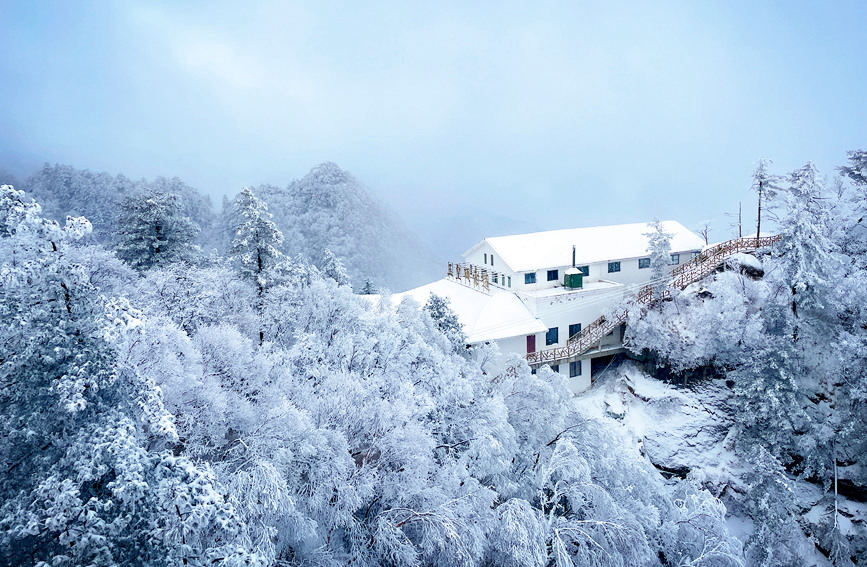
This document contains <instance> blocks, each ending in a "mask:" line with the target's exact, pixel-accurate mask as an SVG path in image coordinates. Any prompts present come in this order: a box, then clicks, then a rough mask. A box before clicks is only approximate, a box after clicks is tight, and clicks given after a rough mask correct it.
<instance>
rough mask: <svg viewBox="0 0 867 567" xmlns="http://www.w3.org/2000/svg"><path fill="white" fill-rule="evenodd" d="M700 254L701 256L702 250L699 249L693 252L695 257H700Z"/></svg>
mask: <svg viewBox="0 0 867 567" xmlns="http://www.w3.org/2000/svg"><path fill="white" fill-rule="evenodd" d="M699 256H701V252H699V251H698V250H696V251H695V252H693V253H692V257H693V258H698V257H699Z"/></svg>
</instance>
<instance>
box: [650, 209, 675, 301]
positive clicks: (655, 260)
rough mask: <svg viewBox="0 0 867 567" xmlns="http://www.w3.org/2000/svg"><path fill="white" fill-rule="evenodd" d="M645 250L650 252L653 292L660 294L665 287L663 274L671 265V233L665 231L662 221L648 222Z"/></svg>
mask: <svg viewBox="0 0 867 567" xmlns="http://www.w3.org/2000/svg"><path fill="white" fill-rule="evenodd" d="M648 228H649V229H650V230H649V231H648V232H646V233H644V236H646V237H647V240H648V244H647V251H648V252H649V253H650V276H651V281H652V282H654V283H653V294H654V295H657V296H658V295H661V294H662V291H663V290H664V289H665V287H666V285H665V281H664V279H665V274H666V273H667V272H668V266H670V265H671V233H668V232H665V229H664V228H663V226H662V223H661V222H659V220H658V219H657V220H654V221H653V222H651V223H648Z"/></svg>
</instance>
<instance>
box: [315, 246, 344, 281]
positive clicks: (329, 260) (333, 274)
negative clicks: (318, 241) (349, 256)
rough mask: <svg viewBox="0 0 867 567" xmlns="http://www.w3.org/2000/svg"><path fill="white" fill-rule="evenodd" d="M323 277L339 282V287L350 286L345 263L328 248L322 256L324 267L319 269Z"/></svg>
mask: <svg viewBox="0 0 867 567" xmlns="http://www.w3.org/2000/svg"><path fill="white" fill-rule="evenodd" d="M319 271H320V272H322V275H324V276H326V277H329V278H331V279H332V280H334V281H336V282H337V285H349V274H348V273H347V272H346V268H345V267H344V266H343V262H342V261H341V260H340V258H338V257H337V256H335V255H334V253H333V252H332V251H331V250H329V249H328V248H326V249H325V253H324V254H323V255H322V266H321V267H320V268H319Z"/></svg>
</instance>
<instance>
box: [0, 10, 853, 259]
mask: <svg viewBox="0 0 867 567" xmlns="http://www.w3.org/2000/svg"><path fill="white" fill-rule="evenodd" d="M245 4H248V3H241V2H226V3H218V2H206V3H205V2H203V3H190V2H184V3H174V2H166V3H160V2H134V1H124V2H105V3H102V2H100V3H79V2H76V3H72V2H58V3H51V2H39V3H36V2H6V1H4V0H0V34H2V37H3V49H2V50H0V76H2V79H3V89H2V91H0V167H5V168H7V169H11V170H13V171H16V172H21V171H23V170H28V169H34V168H35V167H37V166H38V165H40V164H41V163H42V162H45V161H49V162H60V163H69V164H72V165H75V166H77V167H82V168H90V169H95V170H105V171H109V172H112V173H120V172H122V173H125V174H126V175H128V176H132V177H141V176H147V177H153V176H156V175H168V176H175V175H176V176H179V177H182V178H183V179H184V180H186V181H187V182H188V183H190V184H192V185H194V186H196V187H198V188H199V189H201V190H202V191H204V192H207V193H209V194H211V195H213V196H214V197H215V202H216V203H219V200H220V197H221V196H222V195H224V194H228V193H234V192H237V190H238V189H239V188H240V187H241V186H242V185H253V184H258V183H263V182H269V183H274V184H278V185H285V184H286V183H287V182H288V181H289V180H291V179H292V178H296V177H300V176H301V175H303V174H304V173H305V172H306V171H307V170H309V169H310V168H311V167H312V166H314V165H315V164H317V163H319V162H322V161H325V160H330V161H334V162H337V163H338V164H339V165H341V166H342V167H344V168H345V169H348V170H350V171H351V172H353V173H354V174H355V175H356V176H357V177H358V178H359V179H361V180H362V181H363V182H364V183H366V184H367V185H368V186H369V187H370V188H371V189H372V190H373V192H374V193H375V194H376V195H377V196H379V197H380V198H381V199H382V200H384V201H387V202H388V203H389V204H390V205H391V206H392V207H393V208H394V209H395V210H397V211H398V212H399V213H401V214H402V215H403V216H404V219H405V220H406V222H407V224H409V225H410V226H411V227H415V228H416V229H417V230H418V231H419V232H420V233H422V235H423V236H425V237H427V238H428V239H430V240H433V241H434V242H432V245H433V246H434V248H436V249H438V250H439V251H440V252H443V251H444V250H445V251H448V252H452V253H459V252H460V251H462V249H463V248H467V247H469V245H470V244H471V243H472V242H471V241H472V240H475V239H477V238H478V237H481V236H483V235H494V234H498V233H508V232H512V231H518V230H526V229H548V228H563V227H567V226H583V225H593V224H608V223H619V222H633V221H639V220H646V219H649V218H652V217H661V218H673V219H679V220H681V221H682V222H684V224H686V225H687V226H690V227H693V228H694V227H696V226H697V225H698V223H699V221H702V220H704V219H715V221H716V224H715V226H716V228H717V236H718V237H719V238H722V237H724V236H726V233H727V229H726V226H725V225H726V221H725V220H724V218H723V213H724V212H725V211H733V210H736V208H737V202H738V200H744V201H745V208H746V210H747V211H748V212H749V214H748V216H749V217H750V218H751V217H752V215H751V211H752V209H751V207H752V203H751V202H750V203H749V205H748V203H747V202H746V201H747V200H748V199H751V198H752V196H751V195H750V194H749V190H748V187H749V181H750V180H749V174H750V172H751V170H752V167H753V165H754V163H755V161H756V160H757V159H758V158H760V157H769V158H772V159H774V160H775V162H776V164H777V167H778V169H780V170H787V169H791V168H793V167H795V166H797V165H800V164H802V163H803V162H805V161H807V160H811V159H812V160H813V161H815V162H816V163H817V165H818V166H819V167H820V168H821V169H823V170H824V171H826V172H828V173H831V170H832V168H833V167H834V166H836V165H839V164H840V163H842V161H843V160H844V159H845V151H846V150H849V149H855V148H858V147H860V148H867V104H865V102H867V57H865V53H867V33H865V32H864V22H865V21H867V2H861V1H855V2H810V3H798V2H779V3H773V2H719V3H712V2H683V3H663V2H640V3H634V4H633V3H622V4H616V5H615V4H613V3H608V2H606V3H581V2H564V3H555V2H534V3H532V7H528V6H526V5H525V6H522V5H521V4H510V3H506V2H491V3H472V4H474V6H472V7H470V6H467V5H466V4H470V3H466V2H456V3H444V2H424V3H410V2H393V3H390V2H377V3H375V4H374V3H370V5H364V3H362V2H352V3H346V4H348V6H344V5H340V4H330V3H326V2H310V3H299V4H290V3H287V2H275V3H258V6H257V7H249V6H246V5H245ZM526 4H530V3H526ZM601 4H605V6H602V5H601ZM712 236H713V234H712ZM464 242H465V243H466V246H464V245H463V244H462V243H464Z"/></svg>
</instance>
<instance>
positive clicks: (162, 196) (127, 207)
mask: <svg viewBox="0 0 867 567" xmlns="http://www.w3.org/2000/svg"><path fill="white" fill-rule="evenodd" d="M117 225H118V243H117V255H118V257H120V258H121V259H122V260H123V261H125V262H126V263H127V264H129V265H130V266H132V267H133V268H135V269H137V270H141V271H144V270H148V269H150V268H153V267H154V266H165V265H167V264H171V263H173V262H178V261H182V260H191V259H192V258H193V257H194V256H195V255H196V253H197V247H196V246H195V244H194V241H195V239H196V235H197V234H198V231H199V228H198V227H197V226H196V225H195V224H194V223H193V221H191V220H190V218H189V217H188V216H186V215H184V213H183V211H182V208H181V203H180V199H179V198H178V196H177V195H174V194H172V193H159V192H152V193H148V194H145V195H133V196H130V197H127V198H126V199H125V200H124V201H123V202H122V203H121V215H120V218H119V219H118V222H117Z"/></svg>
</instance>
